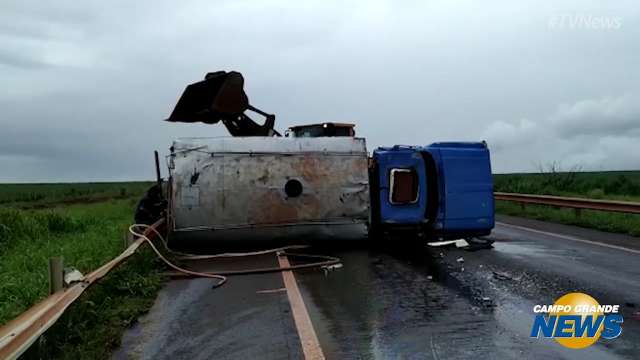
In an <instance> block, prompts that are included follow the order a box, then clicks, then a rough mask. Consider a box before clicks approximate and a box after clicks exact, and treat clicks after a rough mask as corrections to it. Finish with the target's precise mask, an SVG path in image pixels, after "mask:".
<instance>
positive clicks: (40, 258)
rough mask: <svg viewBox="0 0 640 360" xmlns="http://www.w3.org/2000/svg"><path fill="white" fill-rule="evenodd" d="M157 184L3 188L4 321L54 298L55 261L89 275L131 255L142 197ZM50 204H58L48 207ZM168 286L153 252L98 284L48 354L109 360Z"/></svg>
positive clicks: (0, 269) (0, 259)
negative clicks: (51, 270) (131, 232)
mask: <svg viewBox="0 0 640 360" xmlns="http://www.w3.org/2000/svg"><path fill="white" fill-rule="evenodd" d="M148 186H149V183H110V184H109V183H102V184H43V185H22V184H20V185H0V199H1V200H0V202H2V203H1V204H0V324H3V323H6V322H7V321H8V320H10V319H12V318H14V317H15V316H17V315H18V314H20V313H21V312H23V311H25V310H26V309H28V308H29V307H30V306H32V305H33V304H35V303H36V302H38V301H39V300H41V299H43V298H44V297H46V296H47V293H48V270H47V263H48V259H49V257H51V256H62V257H63V258H64V263H65V266H66V267H69V266H70V267H74V268H77V269H78V270H80V271H81V272H82V273H83V274H87V273H89V272H90V271H92V270H94V269H96V268H97V267H99V266H100V265H102V264H104V263H106V262H107V261H109V260H111V259H112V258H114V257H115V256H117V255H118V254H119V253H121V252H122V250H124V235H125V232H126V229H127V227H128V225H129V224H130V223H131V222H132V217H133V211H134V209H135V206H136V203H137V200H138V199H139V198H140V197H141V196H142V195H143V193H144V190H145V189H146V188H147V187H148ZM46 204H56V205H51V206H50V207H45V205H46ZM160 284H161V278H160V275H159V266H158V264H157V262H156V261H155V257H154V256H152V255H151V254H150V253H146V254H145V253H144V252H143V253H141V254H138V255H135V256H134V257H132V258H131V259H130V260H129V261H127V262H126V263H125V264H124V265H123V266H121V267H119V268H118V270H116V271H115V272H113V273H110V274H109V275H108V276H107V277H106V278H104V279H103V280H101V281H100V282H98V284H96V285H94V286H93V287H92V288H91V289H90V290H88V291H87V292H85V294H83V295H82V297H81V298H80V299H79V300H78V301H76V302H75V303H74V304H73V305H72V306H71V307H70V309H69V311H67V313H65V315H64V316H63V318H61V319H60V320H59V321H58V323H57V324H56V325H55V326H56V327H57V328H58V330H62V331H56V336H55V337H51V336H47V337H46V340H47V357H54V358H59V357H69V355H71V354H75V355H74V356H71V357H72V358H73V357H76V358H77V355H78V354H84V355H83V356H82V358H85V357H91V358H107V357H108V355H109V351H110V349H112V348H113V346H114V345H116V344H117V343H118V341H119V339H120V334H121V333H122V331H123V330H124V328H126V327H127V326H128V324H130V323H131V322H132V321H134V320H135V319H136V318H137V317H138V316H139V315H140V314H142V313H143V312H145V311H146V310H147V309H148V308H149V307H150V306H151V304H152V302H153V299H154V298H155V293H156V291H157V289H158V288H159V286H160Z"/></svg>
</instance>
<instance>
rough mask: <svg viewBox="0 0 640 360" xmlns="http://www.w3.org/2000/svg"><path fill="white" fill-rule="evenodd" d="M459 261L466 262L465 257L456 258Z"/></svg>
mask: <svg viewBox="0 0 640 360" xmlns="http://www.w3.org/2000/svg"><path fill="white" fill-rule="evenodd" d="M456 261H457V262H459V263H460V264H462V263H464V258H463V257H459V258H457V259H456Z"/></svg>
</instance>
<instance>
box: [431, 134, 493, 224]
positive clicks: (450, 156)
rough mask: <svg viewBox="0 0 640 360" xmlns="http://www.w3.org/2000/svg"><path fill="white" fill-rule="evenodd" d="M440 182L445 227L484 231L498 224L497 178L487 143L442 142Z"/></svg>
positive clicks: (438, 149)
mask: <svg viewBox="0 0 640 360" xmlns="http://www.w3.org/2000/svg"><path fill="white" fill-rule="evenodd" d="M428 148H429V149H430V151H432V152H433V151H434V150H435V151H438V152H439V161H438V162H439V164H438V167H439V173H440V176H439V180H440V181H439V182H440V189H441V191H442V194H443V196H442V197H441V199H440V201H441V203H442V204H441V205H443V206H441V210H443V211H444V218H443V219H439V220H442V221H443V228H444V230H445V231H448V232H460V233H465V232H468V233H473V232H474V231H475V232H476V233H477V235H480V234H482V232H483V231H484V230H486V231H487V233H488V232H489V231H490V230H491V229H492V228H493V226H494V201H493V178H492V175H491V163H490V158H489V150H488V149H487V147H486V144H484V143H440V144H433V145H430V146H429V147H428Z"/></svg>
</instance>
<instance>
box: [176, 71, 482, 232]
mask: <svg viewBox="0 0 640 360" xmlns="http://www.w3.org/2000/svg"><path fill="white" fill-rule="evenodd" d="M243 81H244V80H243V79H242V76H241V75H240V74H239V73H235V72H230V73H225V72H217V73H212V74H209V75H207V77H206V78H205V80H204V81H203V82H200V83H196V84H193V85H190V86H189V87H187V90H185V92H184V94H183V96H182V97H181V98H180V100H179V102H178V104H177V105H176V109H175V110H174V112H173V113H172V115H171V117H170V118H169V119H168V120H169V121H179V122H193V121H203V122H206V123H217V122H218V121H222V122H223V124H224V125H225V126H227V128H228V129H229V131H230V132H231V133H232V134H235V135H240V136H234V137H222V138H189V139H180V140H176V141H175V142H174V143H173V146H172V147H171V154H170V155H169V158H168V166H169V174H170V175H169V186H168V189H169V190H168V204H169V205H168V224H169V227H170V230H171V238H172V241H173V242H174V243H175V242H181V241H184V240H187V239H188V240H200V241H209V242H210V241H253V240H258V241H261V240H273V239H281V240H285V241H290V240H293V241H301V240H303V241H313V240H315V239H364V238H367V237H370V238H371V237H381V236H384V235H388V234H407V235H410V236H412V237H419V238H425V239H427V240H440V239H451V238H466V237H476V236H482V235H487V234H489V233H490V232H491V229H492V228H493V226H494V204H493V185H492V177H491V166H490V158H489V150H488V148H487V145H486V143H484V142H468V143H464V142H442V143H435V144H431V145H428V146H398V145H396V146H392V147H380V148H377V149H375V150H374V151H373V153H372V154H371V157H369V154H368V151H367V147H366V143H365V139H363V138H358V137H355V131H354V125H352V124H338V123H320V124H312V125H303V126H295V127H292V128H290V129H288V130H287V131H286V132H285V135H286V136H284V137H283V136H280V134H279V133H278V132H277V131H275V130H274V129H273V125H274V120H275V116H274V115H270V114H267V113H265V112H262V111H261V110H258V109H256V108H254V107H253V106H251V105H249V104H248V100H247V97H246V95H245V94H244V91H243V89H242V86H243ZM212 82H215V83H214V84H211V83H212ZM246 110H252V111H255V112H258V113H259V114H261V115H263V116H265V117H266V120H265V123H264V125H259V124H257V123H255V122H253V120H252V119H250V118H249V117H248V116H247V115H245V114H244V111H246Z"/></svg>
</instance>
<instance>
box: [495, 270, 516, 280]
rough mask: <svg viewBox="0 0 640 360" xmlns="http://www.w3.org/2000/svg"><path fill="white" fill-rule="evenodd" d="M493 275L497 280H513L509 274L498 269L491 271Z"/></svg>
mask: <svg viewBox="0 0 640 360" xmlns="http://www.w3.org/2000/svg"><path fill="white" fill-rule="evenodd" d="M493 277H494V278H495V279H498V280H513V277H511V276H510V275H509V274H507V273H503V272H498V271H493Z"/></svg>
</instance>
